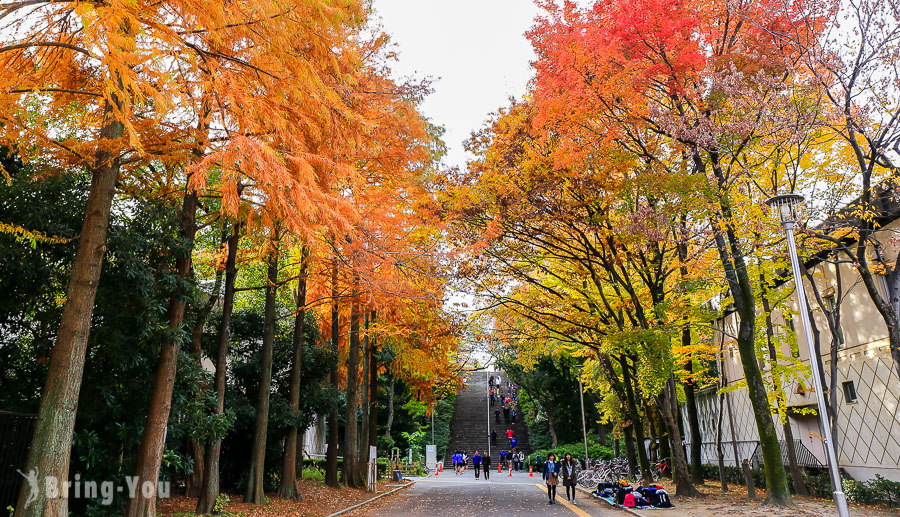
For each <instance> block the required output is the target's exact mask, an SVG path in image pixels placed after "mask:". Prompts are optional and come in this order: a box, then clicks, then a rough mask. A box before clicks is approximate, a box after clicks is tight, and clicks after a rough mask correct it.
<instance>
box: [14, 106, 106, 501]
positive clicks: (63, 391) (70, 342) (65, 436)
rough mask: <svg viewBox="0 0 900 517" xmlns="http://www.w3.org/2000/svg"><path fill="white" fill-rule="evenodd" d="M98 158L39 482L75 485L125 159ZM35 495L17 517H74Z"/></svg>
mask: <svg viewBox="0 0 900 517" xmlns="http://www.w3.org/2000/svg"><path fill="white" fill-rule="evenodd" d="M111 113H112V107H111V106H109V105H107V106H106V108H105V114H106V120H105V122H104V125H103V128H102V130H101V132H100V138H101V139H104V140H116V139H118V138H120V137H121V136H122V133H123V129H124V126H123V125H122V123H121V122H119V121H118V120H115V119H113V118H112V115H111ZM95 158H96V164H95V166H94V167H93V170H92V171H91V186H90V190H89V191H88V199H87V205H86V206H85V210H84V222H83V223H82V226H81V233H79V236H78V250H77V251H76V253H75V262H74V264H73V265H72V272H71V275H70V277H69V287H68V289H67V291H66V304H65V307H63V313H62V318H61V319H60V324H59V333H58V334H57V337H56V344H55V345H54V347H53V348H52V349H51V350H50V366H49V369H48V370H47V379H46V381H45V382H44V389H43V390H42V392H41V405H40V409H38V415H37V421H36V423H35V428H34V434H33V435H32V440H31V448H30V449H29V453H28V461H27V463H26V467H25V473H26V474H30V473H34V474H35V475H36V476H37V477H38V479H43V478H44V477H46V476H53V477H55V478H56V479H59V480H68V479H69V459H70V456H71V451H72V436H73V434H74V430H75V414H76V412H77V408H78V395H79V393H80V391H81V379H82V376H83V374H84V361H85V353H86V351H87V342H88V337H89V335H90V331H91V316H92V315H93V313H94V299H95V298H96V296H97V285H98V283H99V281H100V271H101V269H102V267H103V256H104V255H105V254H106V234H107V229H108V228H109V214H110V210H111V207H112V200H113V196H114V195H115V188H116V179H117V178H118V177H119V167H120V165H119V159H118V158H117V157H115V156H113V155H112V154H110V153H109V152H107V151H104V150H99V151H97V154H96V156H95ZM29 495H30V489H29V484H28V483H23V484H22V488H21V489H20V490H19V497H18V501H17V503H16V511H15V514H16V516H17V517H18V516H23V517H56V516H60V517H64V516H67V515H68V514H69V509H68V500H67V499H65V498H61V497H59V498H54V499H51V498H49V497H48V494H47V493H46V491H45V490H38V494H37V499H35V500H34V501H32V502H31V504H28V505H26V501H28V497H29Z"/></svg>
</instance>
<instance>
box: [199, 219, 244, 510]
mask: <svg viewBox="0 0 900 517" xmlns="http://www.w3.org/2000/svg"><path fill="white" fill-rule="evenodd" d="M240 240H241V227H240V225H239V224H237V223H235V224H234V226H232V229H231V236H230V237H229V238H228V255H227V257H226V259H225V293H224V295H223V298H222V319H221V321H219V339H218V346H217V347H216V376H215V380H214V381H213V382H214V384H215V386H214V388H215V390H216V415H217V416H221V415H222V414H223V413H225V383H226V381H227V373H228V371H227V370H228V344H229V342H230V340H231V331H230V328H231V314H232V312H233V309H234V283H235V279H236V278H237V250H238V245H239V244H240ZM221 452H222V439H221V438H219V439H217V440H213V442H212V443H211V444H210V445H209V447H207V449H206V456H205V457H204V466H203V485H202V490H201V491H200V497H199V499H198V500H197V513H198V514H201V515H206V514H209V513H212V511H213V508H214V507H215V503H216V498H217V497H219V459H220V455H221Z"/></svg>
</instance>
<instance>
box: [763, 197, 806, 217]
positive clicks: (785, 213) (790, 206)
mask: <svg viewBox="0 0 900 517" xmlns="http://www.w3.org/2000/svg"><path fill="white" fill-rule="evenodd" d="M766 204H767V205H769V207H770V208H771V209H772V212H773V213H774V214H775V215H777V216H778V217H779V218H780V219H781V223H782V224H793V223H795V222H797V219H798V218H799V215H800V208H801V207H802V206H803V196H801V195H800V194H779V195H777V196H772V197H770V198H769V199H767V200H766Z"/></svg>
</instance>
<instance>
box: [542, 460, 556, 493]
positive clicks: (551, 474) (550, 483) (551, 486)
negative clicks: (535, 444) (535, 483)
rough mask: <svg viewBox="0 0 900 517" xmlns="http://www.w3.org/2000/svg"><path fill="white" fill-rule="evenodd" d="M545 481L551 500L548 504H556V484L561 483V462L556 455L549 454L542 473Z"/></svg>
mask: <svg viewBox="0 0 900 517" xmlns="http://www.w3.org/2000/svg"><path fill="white" fill-rule="evenodd" d="M542 476H543V478H544V482H545V483H546V484H547V497H548V498H549V499H550V502H549V503H547V504H556V486H557V485H559V462H558V461H556V455H555V454H553V453H552V452H551V453H548V454H547V461H546V462H544V473H543V474H542Z"/></svg>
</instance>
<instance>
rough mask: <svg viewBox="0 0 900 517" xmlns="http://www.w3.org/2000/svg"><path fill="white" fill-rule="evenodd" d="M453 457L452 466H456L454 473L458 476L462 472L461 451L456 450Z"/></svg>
mask: <svg viewBox="0 0 900 517" xmlns="http://www.w3.org/2000/svg"><path fill="white" fill-rule="evenodd" d="M455 458H456V460H455V462H454V466H455V467H456V475H457V476H458V475H460V474H462V453H461V452H457V453H456V456H455Z"/></svg>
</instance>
